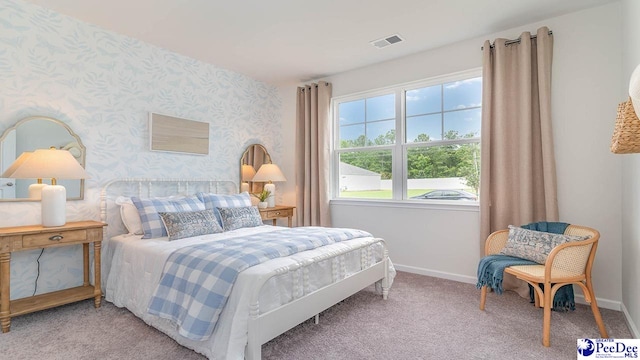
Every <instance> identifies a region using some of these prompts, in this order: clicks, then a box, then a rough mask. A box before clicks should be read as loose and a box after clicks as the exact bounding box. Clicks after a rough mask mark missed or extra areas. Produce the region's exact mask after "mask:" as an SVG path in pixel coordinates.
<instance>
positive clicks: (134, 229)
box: [116, 196, 144, 235]
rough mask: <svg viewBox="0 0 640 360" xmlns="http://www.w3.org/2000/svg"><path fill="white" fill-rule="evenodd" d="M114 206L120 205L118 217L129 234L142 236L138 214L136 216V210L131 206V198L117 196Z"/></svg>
mask: <svg viewBox="0 0 640 360" xmlns="http://www.w3.org/2000/svg"><path fill="white" fill-rule="evenodd" d="M116 204H118V205H120V217H121V218H122V223H123V224H124V226H125V227H126V228H127V230H128V231H129V234H136V235H142V234H144V231H143V230H142V221H141V220H140V214H138V209H137V208H136V206H135V205H133V201H131V198H128V197H124V196H119V197H118V198H117V199H116Z"/></svg>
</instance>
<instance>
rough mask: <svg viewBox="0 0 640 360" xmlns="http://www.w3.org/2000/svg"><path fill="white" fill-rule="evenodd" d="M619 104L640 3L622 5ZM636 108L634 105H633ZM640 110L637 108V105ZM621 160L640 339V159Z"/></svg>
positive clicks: (628, 281)
mask: <svg viewBox="0 0 640 360" xmlns="http://www.w3.org/2000/svg"><path fill="white" fill-rule="evenodd" d="M622 14H623V15H622V24H623V28H622V43H623V44H624V45H623V47H622V86H621V87H622V90H621V92H622V95H621V96H620V97H619V100H620V101H622V100H624V99H626V97H627V96H628V95H627V94H628V86H629V76H631V72H632V71H633V69H635V67H636V66H639V65H640V22H638V19H639V18H640V1H637V0H624V1H622ZM634 106H635V104H634ZM638 106H640V104H638ZM618 156H620V157H622V169H623V172H622V193H623V197H622V301H623V304H624V309H623V310H624V311H625V313H626V314H627V317H628V318H630V319H631V324H630V325H631V328H632V331H633V334H634V336H635V337H640V332H639V331H638V328H637V326H638V325H640V282H638V278H640V262H639V261H638V256H639V255H640V155H638V154H630V155H618Z"/></svg>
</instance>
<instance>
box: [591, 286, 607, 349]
mask: <svg viewBox="0 0 640 360" xmlns="http://www.w3.org/2000/svg"><path fill="white" fill-rule="evenodd" d="M587 289H588V290H589V293H591V312H593V317H594V318H595V319H596V324H597V325H598V329H599V330H600V336H602V338H604V339H606V338H608V337H609V334H607V329H606V328H605V327H604V322H603V321H602V315H600V309H599V308H598V302H597V301H596V295H595V293H594V292H593V288H591V287H587Z"/></svg>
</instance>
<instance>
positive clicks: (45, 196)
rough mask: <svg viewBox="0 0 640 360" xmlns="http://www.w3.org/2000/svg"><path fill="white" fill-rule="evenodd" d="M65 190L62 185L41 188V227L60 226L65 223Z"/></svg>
mask: <svg viewBox="0 0 640 360" xmlns="http://www.w3.org/2000/svg"><path fill="white" fill-rule="evenodd" d="M66 205H67V190H66V189H65V188H64V186H62V185H47V186H45V187H43V188H42V226H45V227H52V226H62V225H64V224H65V223H66V222H67V214H66Z"/></svg>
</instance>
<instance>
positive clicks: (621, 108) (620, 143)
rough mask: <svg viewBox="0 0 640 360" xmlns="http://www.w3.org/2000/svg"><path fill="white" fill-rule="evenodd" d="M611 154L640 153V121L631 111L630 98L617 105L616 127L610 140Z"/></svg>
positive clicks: (632, 110)
mask: <svg viewBox="0 0 640 360" xmlns="http://www.w3.org/2000/svg"><path fill="white" fill-rule="evenodd" d="M638 106H640V104H638ZM611 152H612V153H614V154H632V153H640V119H638V116H637V115H636V112H635V110H634V109H633V103H632V102H631V98H629V100H627V101H625V102H623V103H620V104H619V105H618V114H617V116H616V126H615V129H614V130H613V138H612V139H611Z"/></svg>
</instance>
